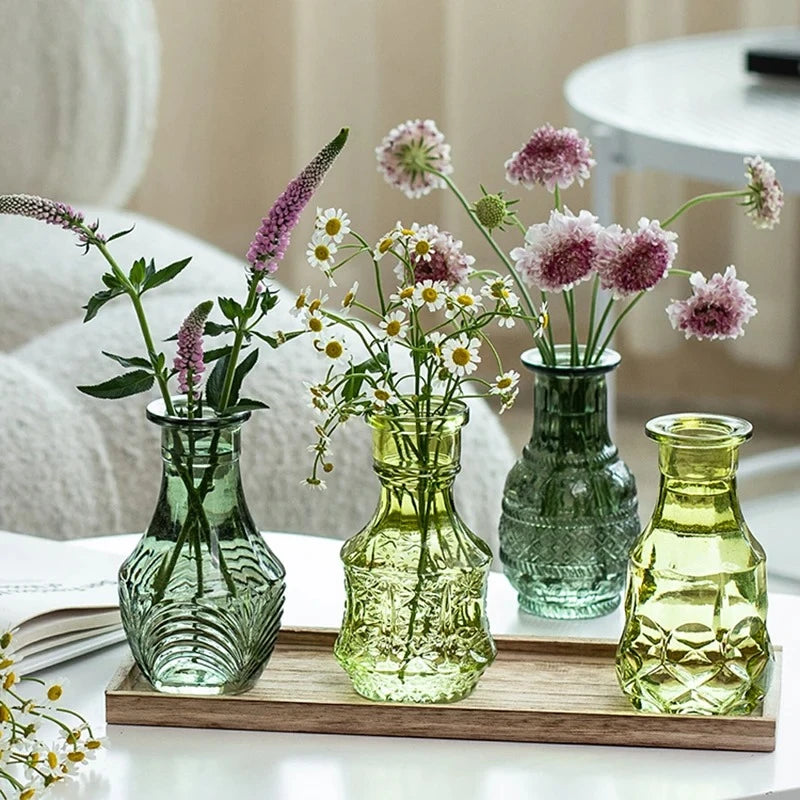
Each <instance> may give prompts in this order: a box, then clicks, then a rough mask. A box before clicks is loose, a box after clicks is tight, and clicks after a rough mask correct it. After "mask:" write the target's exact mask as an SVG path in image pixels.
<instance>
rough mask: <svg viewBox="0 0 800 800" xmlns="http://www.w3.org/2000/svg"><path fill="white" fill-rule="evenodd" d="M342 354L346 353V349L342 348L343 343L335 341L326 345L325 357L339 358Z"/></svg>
mask: <svg viewBox="0 0 800 800" xmlns="http://www.w3.org/2000/svg"><path fill="white" fill-rule="evenodd" d="M342 353H344V347H342V344H341V342H337V341H336V340H334V341H332V342H328V344H326V345H325V355H326V356H328V358H339V357H340V356H341V355H342Z"/></svg>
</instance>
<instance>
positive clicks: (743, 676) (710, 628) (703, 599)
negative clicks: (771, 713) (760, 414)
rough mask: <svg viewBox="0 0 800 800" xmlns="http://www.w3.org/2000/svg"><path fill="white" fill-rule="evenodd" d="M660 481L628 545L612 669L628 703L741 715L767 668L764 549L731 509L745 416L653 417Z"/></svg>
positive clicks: (763, 683)
mask: <svg viewBox="0 0 800 800" xmlns="http://www.w3.org/2000/svg"><path fill="white" fill-rule="evenodd" d="M647 431H648V435H649V436H651V438H654V439H655V440H656V441H658V443H659V462H660V468H661V488H660V493H659V498H658V502H657V504H656V508H655V511H654V512H653V517H652V519H651V520H650V522H649V523H648V525H647V526H646V527H645V529H644V531H643V532H642V535H641V536H640V537H639V539H638V540H637V542H636V544H635V545H634V547H633V549H632V551H631V560H630V566H629V571H628V591H627V595H626V600H625V613H626V622H625V629H624V631H623V634H622V638H621V641H620V644H619V648H618V651H617V677H618V678H619V682H620V686H621V687H622V690H623V691H624V692H625V694H626V695H628V697H629V698H630V699H631V701H632V703H633V705H634V706H635V707H636V708H638V709H641V710H643V711H651V712H667V713H673V714H747V713H749V712H751V711H752V710H753V709H754V708H755V707H756V706H757V705H758V703H759V702H760V701H761V699H762V698H763V696H764V692H765V691H766V688H767V685H768V682H769V675H770V672H771V663H772V649H771V646H770V640H769V635H768V634H767V627H766V618H767V585H766V564H765V557H764V551H763V550H762V549H761V546H760V545H759V544H758V542H757V541H756V540H755V539H754V538H753V536H752V534H751V533H750V530H749V529H748V527H747V524H746V523H745V521H744V519H743V518H742V513H741V510H740V508H739V501H738V499H737V495H736V481H735V477H734V474H735V471H736V465H737V457H738V448H739V444H740V443H741V442H742V441H744V440H745V439H746V438H748V437H749V435H750V425H749V423H746V422H744V421H743V420H737V419H734V418H730V417H719V416H713V415H704V416H698V415H692V414H684V415H674V416H669V417H659V418H657V419H655V420H651V422H649V423H648V425H647Z"/></svg>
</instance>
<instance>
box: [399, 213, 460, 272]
mask: <svg viewBox="0 0 800 800" xmlns="http://www.w3.org/2000/svg"><path fill="white" fill-rule="evenodd" d="M397 234H399V235H401V236H406V237H408V238H407V243H408V244H407V246H408V260H409V262H410V264H411V267H412V268H413V270H414V283H422V282H423V281H434V282H436V281H442V282H443V283H446V284H447V286H448V287H453V286H461V285H463V284H464V283H466V281H467V279H468V278H469V274H470V272H471V270H472V265H473V264H474V263H475V259H474V258H473V257H472V256H471V255H468V254H467V253H465V252H464V250H463V244H464V243H463V242H461V241H460V240H459V239H456V238H455V236H453V234H452V233H448V231H440V230H439V228H438V227H437V226H436V225H418V224H417V223H416V222H415V223H414V224H413V225H412V226H411V227H410V228H403V227H402V224H401V223H398V225H397V231H396V235H397ZM404 270H405V265H404V264H403V263H402V262H400V263H399V264H398V265H397V268H396V270H395V272H396V275H397V277H398V279H399V280H401V281H403V280H405V277H406V276H405V274H404Z"/></svg>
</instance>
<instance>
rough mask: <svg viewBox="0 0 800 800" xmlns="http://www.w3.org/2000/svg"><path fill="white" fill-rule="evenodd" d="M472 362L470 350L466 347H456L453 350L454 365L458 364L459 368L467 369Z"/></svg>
mask: <svg viewBox="0 0 800 800" xmlns="http://www.w3.org/2000/svg"><path fill="white" fill-rule="evenodd" d="M471 360H472V358H471V356H470V354H469V350H467V348H466V347H456V349H455V350H453V363H454V364H457V365H458V366H459V367H466V366H467V364H469V362H470V361H471Z"/></svg>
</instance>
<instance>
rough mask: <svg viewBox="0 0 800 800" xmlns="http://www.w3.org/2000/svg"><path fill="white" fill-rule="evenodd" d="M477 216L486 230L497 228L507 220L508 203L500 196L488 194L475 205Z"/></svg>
mask: <svg viewBox="0 0 800 800" xmlns="http://www.w3.org/2000/svg"><path fill="white" fill-rule="evenodd" d="M475 215H476V216H477V217H478V221H479V222H480V223H481V225H483V226H484V227H485V228H489V230H491V229H492V228H497V227H498V226H499V225H502V223H503V220H504V219H505V218H506V201H505V200H503V198H502V197H500V195H499V194H487V195H484V196H483V197H481V199H480V200H478V202H477V203H475Z"/></svg>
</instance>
